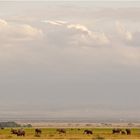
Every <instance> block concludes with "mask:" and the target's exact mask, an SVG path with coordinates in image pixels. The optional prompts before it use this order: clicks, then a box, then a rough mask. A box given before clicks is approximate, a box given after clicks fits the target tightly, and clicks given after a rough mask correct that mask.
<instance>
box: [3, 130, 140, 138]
mask: <svg viewBox="0 0 140 140" xmlns="http://www.w3.org/2000/svg"><path fill="white" fill-rule="evenodd" d="M85 129H88V130H91V131H92V132H93V134H92V135H87V134H83V132H84V130H85ZM122 129H123V130H124V129H125V128H122ZM24 130H25V133H26V135H25V136H16V135H14V134H11V128H5V129H3V130H0V139H52V140H53V139H71V140H75V139H92V140H94V139H97V140H98V139H100V140H101V139H102V140H103V139H140V129H139V128H131V132H132V134H131V135H126V134H124V135H123V134H112V128H65V130H66V134H63V133H61V134H59V133H58V132H57V131H56V130H57V129H56V128H41V130H42V134H41V135H38V136H36V135H35V128H25V129H24Z"/></svg>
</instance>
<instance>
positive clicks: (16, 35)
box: [0, 19, 43, 44]
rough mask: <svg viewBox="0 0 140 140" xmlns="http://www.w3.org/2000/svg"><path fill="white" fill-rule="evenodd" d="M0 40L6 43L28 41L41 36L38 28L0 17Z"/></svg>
mask: <svg viewBox="0 0 140 140" xmlns="http://www.w3.org/2000/svg"><path fill="white" fill-rule="evenodd" d="M0 34H1V36H0V41H1V44H8V43H13V42H18V41H30V40H34V39H37V38H40V37H41V36H42V34H43V33H42V31H41V30H40V29H37V28H34V27H32V26H31V25H28V24H16V23H10V22H7V21H5V20H3V19H0Z"/></svg>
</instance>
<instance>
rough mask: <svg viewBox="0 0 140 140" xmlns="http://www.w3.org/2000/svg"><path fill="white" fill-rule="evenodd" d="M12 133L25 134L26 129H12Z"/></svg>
mask: <svg viewBox="0 0 140 140" xmlns="http://www.w3.org/2000/svg"><path fill="white" fill-rule="evenodd" d="M11 133H12V134H15V135H17V136H25V131H24V130H23V129H18V130H16V129H11Z"/></svg>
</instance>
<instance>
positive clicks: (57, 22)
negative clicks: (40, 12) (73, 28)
mask: <svg viewBox="0 0 140 140" xmlns="http://www.w3.org/2000/svg"><path fill="white" fill-rule="evenodd" d="M41 22H44V23H49V24H52V25H58V26H61V25H63V24H66V23H67V22H66V21H62V20H55V21H52V20H43V21H41Z"/></svg>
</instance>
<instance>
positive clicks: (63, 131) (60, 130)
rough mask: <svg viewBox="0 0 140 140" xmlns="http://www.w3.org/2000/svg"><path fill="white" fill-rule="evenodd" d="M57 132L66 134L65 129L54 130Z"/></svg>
mask: <svg viewBox="0 0 140 140" xmlns="http://www.w3.org/2000/svg"><path fill="white" fill-rule="evenodd" d="M56 131H57V132H58V133H59V134H66V130H65V129H62V128H61V129H57V130H56Z"/></svg>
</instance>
